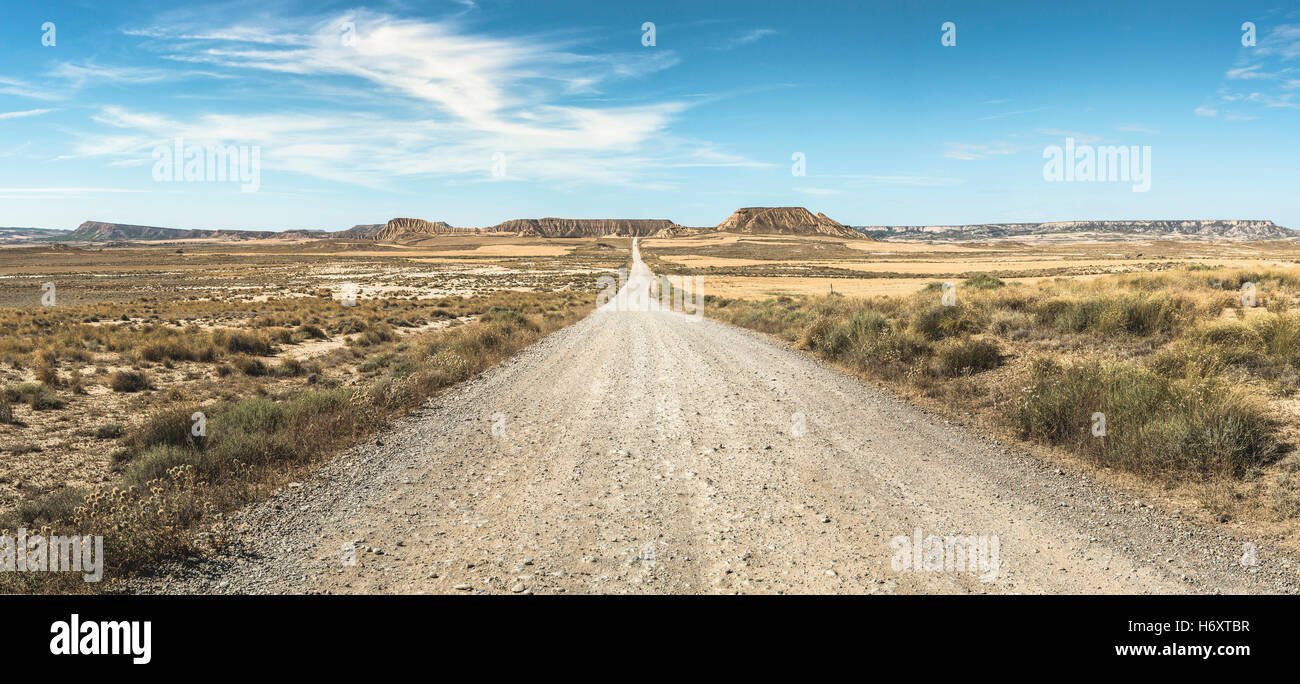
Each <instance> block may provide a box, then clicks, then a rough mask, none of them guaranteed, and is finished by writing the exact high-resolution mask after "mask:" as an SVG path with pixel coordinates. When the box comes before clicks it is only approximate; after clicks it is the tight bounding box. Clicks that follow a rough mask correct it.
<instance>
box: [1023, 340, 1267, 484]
mask: <svg viewBox="0 0 1300 684" xmlns="http://www.w3.org/2000/svg"><path fill="white" fill-rule="evenodd" d="M1098 412H1099V413H1102V414H1104V416H1105V418H1104V420H1105V425H1106V434H1105V436H1102V437H1097V436H1094V435H1093V433H1092V426H1093V424H1094V418H1093V416H1094V413H1098ZM1010 419H1011V422H1012V425H1013V426H1014V427H1015V428H1016V429H1017V430H1018V431H1019V433H1020V435H1021V436H1022V437H1029V438H1033V439H1039V440H1042V441H1045V442H1048V443H1052V444H1059V445H1064V446H1067V447H1070V448H1072V449H1074V450H1076V451H1078V452H1080V453H1083V454H1085V455H1087V456H1089V457H1091V458H1093V459H1095V460H1096V461H1098V462H1100V463H1102V464H1103V465H1107V466H1113V467H1118V468H1123V469H1125V470H1130V471H1133V472H1138V473H1141V474H1144V475H1150V476H1159V477H1168V476H1169V475H1170V474H1172V473H1174V472H1193V473H1199V474H1203V475H1221V476H1240V475H1243V474H1245V473H1246V472H1248V471H1249V470H1250V469H1252V468H1255V467H1258V466H1260V465H1262V464H1264V463H1267V462H1269V461H1271V460H1272V459H1274V458H1275V457H1276V456H1277V455H1278V453H1279V451H1280V443H1279V441H1278V437H1277V429H1276V428H1277V426H1276V425H1274V424H1273V422H1272V421H1271V420H1270V419H1269V418H1268V416H1267V414H1266V412H1265V410H1264V408H1263V407H1262V406H1260V405H1259V404H1258V402H1257V401H1255V400H1254V399H1252V398H1250V397H1249V396H1247V395H1245V394H1244V393H1242V392H1239V391H1236V390H1234V388H1232V387H1230V386H1227V385H1226V383H1224V382H1223V381H1222V380H1219V379H1215V378H1205V377H1201V378H1193V379H1170V378H1167V377H1163V376H1161V375H1158V374H1157V373H1154V372H1151V371H1149V370H1146V369H1143V368H1140V367H1137V366H1133V365H1129V364H1118V363H1105V362H1100V361H1089V362H1085V363H1079V364H1074V365H1062V364H1059V363H1057V362H1054V361H1046V360H1039V361H1037V362H1035V364H1034V366H1033V370H1032V378H1031V381H1030V385H1029V387H1027V388H1026V389H1025V390H1024V392H1023V394H1022V396H1021V398H1020V400H1019V401H1018V402H1016V403H1015V405H1014V406H1013V407H1012V408H1011V411H1010Z"/></svg>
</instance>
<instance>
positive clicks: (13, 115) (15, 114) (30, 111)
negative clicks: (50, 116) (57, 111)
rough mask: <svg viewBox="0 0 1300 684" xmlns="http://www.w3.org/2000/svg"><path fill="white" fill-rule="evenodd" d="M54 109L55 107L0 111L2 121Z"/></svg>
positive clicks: (44, 112) (37, 114)
mask: <svg viewBox="0 0 1300 684" xmlns="http://www.w3.org/2000/svg"><path fill="white" fill-rule="evenodd" d="M52 111H54V110H53V109H28V110H25V111H21V112H0V121H4V120H6V119H22V118H26V117H29V116H40V115H41V114H47V113H49V112H52Z"/></svg>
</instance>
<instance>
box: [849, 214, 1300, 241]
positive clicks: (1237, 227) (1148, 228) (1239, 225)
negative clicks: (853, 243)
mask: <svg viewBox="0 0 1300 684" xmlns="http://www.w3.org/2000/svg"><path fill="white" fill-rule="evenodd" d="M860 230H862V231H864V232H866V233H867V234H869V235H871V236H873V237H876V238H881V239H885V240H889V239H902V240H946V241H954V242H956V241H965V240H997V239H1014V238H1040V239H1058V240H1067V239H1084V238H1087V239H1096V240H1160V239H1168V240H1234V241H1253V240H1293V239H1297V238H1300V233H1297V232H1296V231H1293V230H1290V229H1287V228H1283V227H1282V226H1279V225H1277V224H1275V223H1273V222H1272V221H1262V220H1243V219H1198V220H1141V221H1050V222H1044V223H979V224H967V225H951V226H863V227H861V228H860Z"/></svg>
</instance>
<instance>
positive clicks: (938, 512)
mask: <svg viewBox="0 0 1300 684" xmlns="http://www.w3.org/2000/svg"><path fill="white" fill-rule="evenodd" d="M295 485H296V486H290V487H287V488H285V489H284V490H282V491H281V492H279V493H278V494H277V495H276V496H274V497H273V498H272V499H270V500H269V501H266V502H264V503H261V504H258V505H255V506H253V507H250V508H248V509H246V510H244V511H242V512H240V513H239V514H237V515H235V516H234V517H233V518H232V520H231V524H232V525H233V526H234V529H235V530H237V532H238V534H237V535H236V540H235V542H234V543H233V545H231V546H230V547H229V548H228V549H227V550H226V551H225V552H223V553H221V554H219V555H216V556H214V557H212V558H206V559H192V560H190V561H188V562H182V563H177V564H174V565H171V566H168V567H164V568H161V569H160V571H159V573H158V574H157V575H156V576H153V577H148V578H143V579H141V580H138V581H135V582H133V583H131V584H130V585H129V586H128V587H127V589H128V590H129V591H132V592H164V593H299V592H307V593H315V592H323V593H516V594H529V593H535V594H550V593H732V592H740V593H1238V592H1242V593H1262V592H1263V593H1271V592H1283V593H1291V592H1295V591H1297V589H1298V587H1297V582H1296V576H1297V575H1296V571H1297V569H1300V566H1298V565H1297V561H1296V559H1294V558H1292V557H1289V556H1287V555H1284V554H1282V553H1281V552H1278V551H1275V550H1273V549H1270V548H1268V547H1267V545H1266V544H1264V543H1263V542H1255V541H1254V540H1251V539H1248V538H1241V537H1238V536H1235V533H1233V532H1230V531H1229V530H1228V529H1227V527H1226V526H1205V525H1202V524H1200V523H1197V522H1194V521H1191V520H1186V519H1183V518H1182V517H1181V516H1180V515H1178V514H1177V513H1176V512H1163V511H1158V510H1156V509H1153V508H1151V507H1149V506H1146V505H1143V504H1142V503H1141V502H1138V501H1135V500H1134V498H1133V496H1132V495H1126V494H1125V493H1124V492H1122V491H1118V490H1115V489H1113V488H1110V487H1108V486H1105V485H1102V484H1100V483H1097V482H1095V481H1092V480H1090V479H1088V478H1086V477H1084V476H1082V475H1079V474H1076V473H1071V472H1062V471H1061V470H1059V469H1057V468H1056V467H1055V466H1051V465H1048V464H1046V463H1045V462H1044V461H1042V460H1041V459H1039V458H1036V457H1034V456H1032V455H1030V454H1027V453H1024V452H1023V451H1021V450H1019V449H1018V448H1015V447H1011V446H1008V445H1005V444H1002V443H999V442H998V441H996V440H995V439H994V438H992V437H991V436H987V435H983V434H980V433H977V432H975V431H972V430H970V429H969V428H966V427H962V426H959V425H955V424H950V423H949V422H948V421H946V420H944V419H943V418H941V417H938V416H936V415H934V414H932V413H929V412H927V411H926V410H924V409H921V408H918V407H916V406H914V405H911V404H909V403H907V402H905V401H903V400H901V399H897V398H895V397H893V396H891V395H888V394H886V393H884V392H882V391H881V390H878V389H876V388H873V387H871V386H868V385H865V384H863V383H862V382H860V381H858V380H856V379H854V378H851V377H848V376H846V375H844V374H842V373H839V372H837V371H834V370H832V369H829V368H827V367H825V366H823V365H821V364H820V363H818V362H817V361H815V360H813V359H811V358H809V357H807V356H805V355H803V354H801V353H798V352H795V351H792V350H789V349H787V348H785V347H783V346H781V345H779V344H777V343H775V342H772V341H771V340H769V339H766V338H764V337H761V336H759V335H756V334H753V333H749V332H746V331H743V330H738V329H735V328H732V327H729V326H726V325H723V324H720V323H717V322H714V321H710V320H705V319H697V318H695V317H691V316H686V315H682V314H678V313H672V312H624V311H598V312H597V313H595V314H593V315H591V316H590V317H588V318H587V319H585V320H583V321H581V322H579V323H578V324H575V325H573V326H571V327H569V328H567V329H564V330H562V331H560V332H557V333H555V334H553V335H551V336H549V337H548V338H546V339H545V340H543V341H542V342H540V343H539V344H537V345H535V346H533V347H532V348H530V349H528V350H526V351H525V352H523V353H522V354H520V355H518V356H517V357H515V358H514V359H512V360H510V361H508V362H506V363H505V364H503V365H501V366H499V367H497V368H494V369H492V370H490V371H488V372H487V373H484V374H483V375H481V376H479V377H477V378H475V379H474V380H471V381H469V382H467V383H464V384H463V385H461V386H459V387H457V388H455V389H454V390H452V391H449V392H447V393H446V394H444V395H442V396H440V397H438V399H437V400H436V401H435V402H433V403H431V404H430V405H429V406H428V407H426V408H425V409H423V410H421V411H419V412H417V413H415V414H413V415H410V416H408V417H407V418H406V419H404V420H402V421H400V422H399V423H397V424H395V425H393V426H392V427H391V428H390V429H389V430H387V431H386V432H384V433H383V434H381V435H380V436H379V437H378V438H377V439H371V440H369V441H368V442H367V443H365V444H363V445H360V446H357V447H356V448H354V449H352V450H351V451H349V452H347V453H345V454H343V455H341V456H340V457H338V458H337V459H335V460H333V461H331V462H330V463H329V464H327V465H326V466H325V467H323V468H322V469H320V470H319V471H317V472H316V473H315V474H314V475H313V476H312V477H311V478H310V479H309V480H308V481H305V482H303V483H301V484H298V483H295ZM916 530H920V534H921V535H922V536H923V537H924V536H930V535H937V536H940V537H943V536H950V535H953V536H956V535H959V536H963V537H965V536H968V535H969V536H975V537H981V538H983V540H984V541H986V542H989V543H992V540H993V538H994V537H996V543H997V549H998V552H997V555H996V563H994V564H992V566H990V565H988V564H986V565H985V566H984V567H982V568H975V567H970V566H967V567H964V568H963V567H962V564H961V563H957V564H956V565H955V566H949V567H948V568H945V569H940V570H927V569H924V566H925V564H924V563H923V564H922V567H919V568H917V567H913V566H912V564H911V556H909V554H907V553H903V554H902V558H903V559H904V560H906V561H907V562H904V563H901V567H900V562H899V557H898V551H899V548H900V547H899V544H900V542H898V541H897V540H898V539H899V538H903V539H906V540H907V541H908V542H909V543H910V542H911V541H912V540H913V539H914V535H915V534H916ZM1255 543H1258V546H1257V547H1252V544H1255ZM990 548H991V547H990ZM945 558H946V560H948V561H952V557H951V554H949V555H948V556H946V557H945ZM1243 561H1244V562H1243ZM931 567H932V566H931ZM990 570H993V572H990Z"/></svg>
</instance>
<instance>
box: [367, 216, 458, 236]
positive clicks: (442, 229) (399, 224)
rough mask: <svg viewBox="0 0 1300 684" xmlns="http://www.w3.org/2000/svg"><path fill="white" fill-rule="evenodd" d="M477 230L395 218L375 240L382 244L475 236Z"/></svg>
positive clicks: (444, 223) (440, 222) (436, 222)
mask: <svg viewBox="0 0 1300 684" xmlns="http://www.w3.org/2000/svg"><path fill="white" fill-rule="evenodd" d="M478 232H479V231H478V229H477V228H456V227H454V226H452V225H451V224H449V223H447V222H446V221H425V220H424V219H416V218H395V219H392V220H390V221H389V222H388V223H387V224H385V225H384V227H383V228H381V229H380V230H379V232H377V233H375V239H376V240H379V241H380V242H400V241H402V240H408V239H411V238H426V237H433V236H435V235H475V234H477V233H478Z"/></svg>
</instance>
